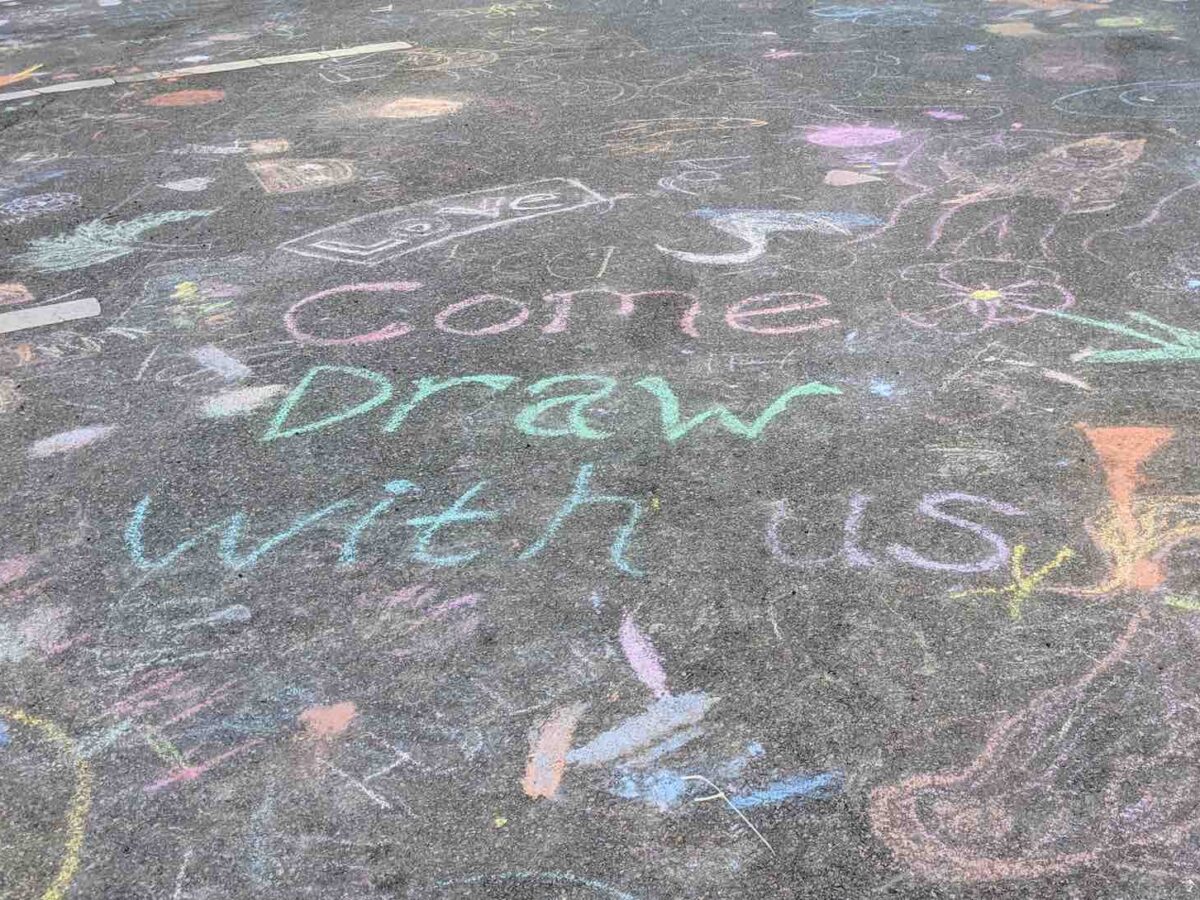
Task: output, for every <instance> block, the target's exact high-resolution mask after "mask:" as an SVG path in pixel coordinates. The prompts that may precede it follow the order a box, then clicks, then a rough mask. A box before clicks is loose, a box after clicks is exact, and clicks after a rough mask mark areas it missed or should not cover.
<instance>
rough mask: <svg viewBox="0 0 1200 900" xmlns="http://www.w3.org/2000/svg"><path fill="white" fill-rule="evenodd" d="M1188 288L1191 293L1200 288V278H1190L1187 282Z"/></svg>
mask: <svg viewBox="0 0 1200 900" xmlns="http://www.w3.org/2000/svg"><path fill="white" fill-rule="evenodd" d="M1187 287H1188V290H1189V291H1194V290H1196V289H1197V288H1200V278H1189V279H1188V280H1187Z"/></svg>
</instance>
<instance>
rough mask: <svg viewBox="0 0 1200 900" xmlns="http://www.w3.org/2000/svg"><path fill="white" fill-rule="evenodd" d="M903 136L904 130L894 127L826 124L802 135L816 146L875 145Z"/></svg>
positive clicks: (888, 142)
mask: <svg viewBox="0 0 1200 900" xmlns="http://www.w3.org/2000/svg"><path fill="white" fill-rule="evenodd" d="M902 137H904V132H902V131H899V130H897V129H895V128H878V127H876V126H874V125H828V126H826V127H824V128H817V129H814V130H813V131H810V132H809V133H808V134H807V135H805V136H804V139H805V140H806V141H808V143H810V144H816V145H817V146H818V147H847V148H849V147H876V146H878V145H879V144H890V143H892V141H898V140H900V138H902Z"/></svg>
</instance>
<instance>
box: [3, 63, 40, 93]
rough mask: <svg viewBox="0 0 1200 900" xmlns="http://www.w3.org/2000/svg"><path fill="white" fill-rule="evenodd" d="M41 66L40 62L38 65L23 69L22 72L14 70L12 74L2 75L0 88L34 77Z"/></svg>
mask: <svg viewBox="0 0 1200 900" xmlns="http://www.w3.org/2000/svg"><path fill="white" fill-rule="evenodd" d="M41 67H42V66H41V63H39V64H38V65H36V66H30V67H29V68H28V69H22V70H21V71H20V72H13V73H12V74H11V75H0V88H4V87H8V86H9V85H10V84H19V83H20V82H22V81H25V80H26V79H28V78H32V77H33V73H34V72H36V71H37V70H38V69H40V68H41Z"/></svg>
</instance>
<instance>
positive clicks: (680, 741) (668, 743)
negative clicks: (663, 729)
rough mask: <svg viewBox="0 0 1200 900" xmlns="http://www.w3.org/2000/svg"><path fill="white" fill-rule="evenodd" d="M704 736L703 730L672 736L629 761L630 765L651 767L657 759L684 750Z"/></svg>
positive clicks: (693, 729)
mask: <svg viewBox="0 0 1200 900" xmlns="http://www.w3.org/2000/svg"><path fill="white" fill-rule="evenodd" d="M702 734H704V730H703V729H702V728H688V729H687V730H686V731H680V732H679V733H678V734H673V735H671V736H670V737H669V738H667V739H666V740H665V741H663V742H662V743H661V744H658V745H656V746H654V747H651V748H650V749H649V750H647V751H646V752H645V753H642V754H641V755H639V756H637V757H635V758H633V759H631V760H629V764H630V765H634V766H646V765H649V764H650V763H652V762H654V761H655V760H657V759H661V758H662V757H664V756H666V755H668V754H670V753H674V752H675V751H676V750H680V749H682V748H683V747H684V746H686V745H687V744H690V743H691V742H692V741H694V740H695V739H696V738H698V737H700V735H702Z"/></svg>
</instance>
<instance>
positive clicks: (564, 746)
mask: <svg viewBox="0 0 1200 900" xmlns="http://www.w3.org/2000/svg"><path fill="white" fill-rule="evenodd" d="M585 709H587V704H585V703H573V704H571V705H570V706H563V707H561V708H559V709H558V710H556V711H555V713H554V715H552V716H551V717H550V718H549V719H547V720H546V721H545V722H543V723H542V727H541V728H540V729H539V730H538V731H537V733H536V734H534V735H532V736H531V739H530V746H529V759H528V760H527V761H526V763H525V777H524V778H522V779H521V789H522V790H523V791H525V793H526V795H528V796H529V797H533V798H535V799H536V798H537V797H553V796H554V795H555V793H557V791H558V785H559V784H560V783H561V782H562V778H563V773H564V772H565V771H566V768H567V751H568V750H570V749H571V738H572V737H573V736H574V734H575V726H576V725H578V724H579V719H580V717H581V716H582V715H583V711H584V710H585Z"/></svg>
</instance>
